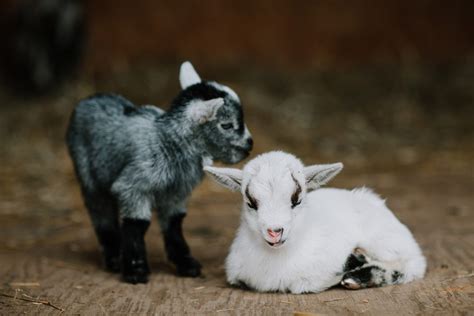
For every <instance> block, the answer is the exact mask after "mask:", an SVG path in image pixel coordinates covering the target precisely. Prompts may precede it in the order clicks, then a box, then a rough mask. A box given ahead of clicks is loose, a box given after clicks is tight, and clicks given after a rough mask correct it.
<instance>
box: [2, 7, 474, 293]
mask: <svg viewBox="0 0 474 316" xmlns="http://www.w3.org/2000/svg"><path fill="white" fill-rule="evenodd" d="M473 12H474V2H473V1H469V0H464V1H463V0H455V1H449V2H447V1H425V0H419V1H407V0H400V1H395V0H393V1H376V0H363V1H343V0H334V1H303V0H297V1H282V0H275V1H267V0H252V1H250V0H241V1H217V0H215V1H211V0H209V1H197V0H191V1H171V0H166V1H155V0H141V1H126V0H94V1H92V0H84V1H81V0H3V1H1V2H0V23H1V24H0V35H1V36H2V39H3V40H2V44H1V45H2V49H1V50H0V65H1V68H0V77H1V85H0V144H1V146H0V161H1V167H0V254H1V253H2V252H3V254H8V257H6V256H5V257H4V258H3V260H5V261H4V262H7V261H8V262H9V263H10V264H11V265H12V266H13V265H14V264H15V262H19V261H21V260H26V259H27V258H29V257H28V256H32V255H34V254H35V251H36V256H35V258H37V259H38V258H41V260H43V259H45V258H46V259H47V260H50V261H51V260H53V261H54V260H56V261H54V262H60V263H59V264H60V265H61V264H62V265H63V266H64V262H67V264H70V265H74V264H81V265H82V266H88V267H89V268H90V269H92V270H94V269H96V270H98V269H97V267H98V264H99V263H100V257H99V255H98V248H97V244H96V243H95V237H94V235H93V231H92V228H91V226H90V224H89V220H88V218H87V216H86V212H85V211H84V207H83V205H82V200H81V197H80V194H79V188H78V185H77V183H76V180H75V177H74V174H73V170H72V165H71V162H70V160H69V157H68V156H67V152H66V149H65V145H64V133H65V128H66V125H67V121H68V118H69V115H70V113H71V111H72V109H73V107H74V106H75V104H76V103H77V101H78V100H79V99H81V98H83V97H86V96H88V95H90V94H92V93H95V92H98V91H113V92H117V93H120V94H122V95H124V96H125V97H127V98H129V99H130V100H132V101H133V102H134V103H136V104H155V105H158V106H160V107H163V108H167V107H168V105H169V103H170V101H171V99H172V98H173V97H174V96H175V95H176V94H177V93H178V91H179V84H178V68H179V65H180V63H181V62H182V61H184V60H190V61H191V62H192V63H193V64H194V66H195V68H196V69H197V71H198V72H199V73H200V75H201V77H203V78H204V79H210V80H217V81H219V82H221V83H224V84H227V85H229V86H230V87H232V88H233V89H234V90H235V91H236V92H237V93H238V94H239V95H240V97H241V99H242V101H243V106H244V112H245V115H246V116H245V117H246V121H247V124H248V126H249V128H250V130H251V132H252V133H253V135H254V140H255V149H254V152H253V153H252V156H254V155H256V154H258V153H261V152H265V151H268V150H272V149H283V150H288V151H291V152H293V153H295V154H296V155H298V156H300V157H301V158H302V159H303V160H304V161H305V162H306V163H308V164H309V163H318V162H333V161H342V162H344V164H345V170H344V172H343V173H342V174H341V175H340V176H338V178H337V180H335V181H334V186H338V187H353V186H356V185H368V186H370V187H374V188H375V189H376V190H377V191H379V192H380V193H381V194H382V195H383V196H390V197H391V198H392V199H389V204H390V206H393V207H394V209H395V210H396V213H397V215H398V216H399V217H400V218H401V219H402V220H403V221H404V222H406V223H407V224H408V225H409V226H410V227H411V228H412V229H413V230H414V232H415V235H416V236H418V235H423V237H422V238H421V243H422V245H423V246H425V248H426V249H427V250H426V251H427V254H428V256H429V258H430V259H432V260H433V261H434V262H436V263H435V266H436V267H437V266H440V265H441V264H442V262H443V264H444V263H445V262H446V260H448V261H449V260H453V261H452V262H451V261H449V264H450V265H451V264H452V265H454V266H455V267H456V264H459V256H461V257H462V255H458V256H457V258H458V259H457V261H454V259H445V258H444V257H442V256H441V255H440V254H438V253H437V252H436V251H435V250H434V249H435V248H434V245H439V243H442V240H445V238H446V237H445V236H446V235H451V236H454V235H456V234H457V233H459V234H461V233H462V236H463V237H462V238H467V237H466V236H468V237H469V238H471V239H469V240H470V241H469V243H470V244H471V245H472V242H473V241H472V235H473V230H474V228H473V227H472V224H471V223H472V220H473V214H472V207H473V205H474V200H473V197H472V196H473V195H474V194H473V193H474V192H473V184H474V173H473V162H474V124H473V118H474V22H473ZM216 193H218V194H216ZM238 201H239V197H238V196H236V195H233V194H231V193H227V192H224V191H221V189H219V188H218V187H217V186H216V185H214V184H212V183H211V182H210V181H208V180H206V181H205V182H204V184H203V185H202V186H200V187H199V188H198V189H197V190H196V192H195V194H194V195H193V198H192V199H191V202H190V206H189V208H190V209H191V211H190V212H189V217H190V218H191V219H188V224H186V225H187V226H186V227H187V228H186V229H187V234H188V235H189V236H190V237H189V238H188V239H189V240H190V244H191V246H192V249H193V250H194V251H195V252H196V254H197V257H198V258H200V259H201V261H203V262H204V263H205V264H207V267H209V268H208V269H209V270H208V273H210V275H213V274H212V273H214V276H216V277H217V278H222V277H223V276H222V273H223V272H222V268H221V266H220V264H221V263H222V261H223V258H224V256H225V253H226V247H228V245H229V243H230V241H231V238H232V236H233V232H234V229H235V227H236V226H237V223H238V212H239V211H238ZM223 222H227V223H233V224H232V225H230V226H228V227H227V226H226V227H221V224H222V223H223ZM155 226H156V225H155ZM152 231H153V233H152V234H151V235H152V237H149V238H150V239H153V240H150V244H151V246H149V247H150V248H151V249H153V248H159V249H162V246H161V241H160V238H157V236H158V234H159V232H158V230H157V228H156V227H154V228H152ZM149 235H150V234H149ZM456 236H457V235H456ZM437 242H439V243H437ZM212 243H216V247H214V248H212V247H211V248H212V249H211V248H209V247H208V245H209V244H212ZM469 243H468V244H469ZM150 253H151V256H152V262H153V261H154V262H155V263H156V264H157V265H161V266H166V260H165V258H164V255H163V252H162V251H156V250H150ZM438 255H439V256H440V257H437V256H438ZM469 256H470V257H469V258H470V259H469V260H470V261H469V262H470V263H469V264H470V265H471V264H472V258H473V257H472V252H471V254H470V255H469ZM216 258H217V259H216ZM30 259H31V258H30ZM38 260H40V259H38ZM216 260H217V261H216ZM436 260H438V261H436ZM466 260H467V259H466ZM461 261H462V260H461ZM61 262H62V263H61ZM216 262H217V263H216ZM38 264H40V263H38ZM162 268H163V269H165V270H166V269H171V268H169V267H168V268H166V267H162ZM213 269H214V270H213ZM0 270H1V268H0ZM12 271H15V270H14V269H13V270H9V272H6V271H3V273H4V274H3V275H4V276H5V277H6V279H7V281H8V280H11V279H15V276H18V274H15V273H16V272H12ZM94 271H95V270H94ZM212 271H214V272H212ZM1 272H2V271H0V273H1ZM37 277H39V276H38V275H37ZM91 282H92V281H91ZM58 295H59V294H58Z"/></svg>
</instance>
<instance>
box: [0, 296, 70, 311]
mask: <svg viewBox="0 0 474 316" xmlns="http://www.w3.org/2000/svg"><path fill="white" fill-rule="evenodd" d="M0 296H4V297H8V298H12V299H14V300H21V301H26V302H31V303H35V304H42V305H46V306H50V307H52V308H54V309H57V310H59V311H61V312H64V311H65V309H64V308H61V307H59V306H56V305H54V304H53V303H51V302H50V301H44V300H39V299H34V298H30V297H31V296H28V295H24V296H27V297H18V296H17V295H16V294H15V295H14V296H13V295H10V294H6V293H0Z"/></svg>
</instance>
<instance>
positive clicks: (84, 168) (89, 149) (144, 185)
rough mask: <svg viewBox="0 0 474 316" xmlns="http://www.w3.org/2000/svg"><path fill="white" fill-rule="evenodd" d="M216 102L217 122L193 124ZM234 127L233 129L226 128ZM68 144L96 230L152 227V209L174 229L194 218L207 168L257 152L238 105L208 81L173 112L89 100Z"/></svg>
mask: <svg viewBox="0 0 474 316" xmlns="http://www.w3.org/2000/svg"><path fill="white" fill-rule="evenodd" d="M216 98H222V99H223V100H224V104H223V105H222V106H221V107H219V108H218V110H217V111H216V113H215V115H214V116H213V117H209V118H207V120H206V121H205V122H202V121H200V122H196V120H195V119H194V118H193V117H190V111H189V109H188V108H189V106H190V105H192V104H194V105H196V102H197V103H199V102H203V101H205V100H210V99H216ZM194 115H195V114H194ZM228 122H231V123H232V124H233V128H231V129H229V130H226V129H224V128H222V124H223V123H228ZM67 144H68V148H69V152H70V155H71V157H72V160H73V162H74V167H75V171H76V174H77V177H78V180H79V182H80V184H81V190H82V193H83V196H84V200H85V204H86V206H87V208H88V209H89V211H90V214H91V218H92V221H93V223H94V225H95V227H96V230H97V229H98V227H99V229H100V227H102V228H103V227H105V229H107V227H108V226H111V227H112V229H114V228H113V227H114V225H116V224H117V222H118V219H119V218H121V219H124V218H131V219H138V220H147V221H149V220H150V218H151V210H152V209H156V210H157V211H158V215H159V216H158V217H159V219H160V225H161V226H162V229H163V230H166V228H167V225H168V219H169V218H170V217H172V216H173V215H175V214H182V213H185V212H186V209H185V204H186V200H187V198H188V197H189V195H190V194H191V191H192V190H193V188H194V187H195V186H196V185H197V184H199V183H200V182H201V180H202V178H203V175H204V173H203V170H202V168H203V163H205V162H207V161H208V162H210V161H211V160H219V161H222V162H224V163H236V162H239V161H240V160H242V159H244V158H245V157H247V155H248V153H249V151H250V150H251V148H252V141H251V138H250V133H249V132H248V130H247V128H246V127H245V125H244V123H243V114H242V109H241V104H240V101H239V100H238V98H236V96H235V95H232V93H231V94H229V93H228V92H226V91H225V89H219V85H218V84H216V83H211V82H206V81H203V82H199V83H197V84H193V85H190V86H189V87H185V89H183V90H182V91H181V93H180V94H179V95H178V96H177V98H176V99H175V100H174V101H173V103H172V106H171V108H170V109H169V111H167V112H166V111H163V110H161V109H159V108H156V107H153V106H150V105H147V106H144V107H136V106H135V105H134V104H132V103H131V102H130V101H128V100H126V99H125V98H123V97H121V96H119V95H113V94H98V95H94V96H92V97H89V98H87V99H84V100H82V101H80V102H79V104H78V105H77V107H76V108H75V110H74V112H73V114H72V117H71V120H70V125H69V128H68V131H67ZM100 238H101V237H100V236H99V240H100Z"/></svg>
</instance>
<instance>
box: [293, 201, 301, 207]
mask: <svg viewBox="0 0 474 316" xmlns="http://www.w3.org/2000/svg"><path fill="white" fill-rule="evenodd" d="M300 204H301V201H298V202H291V208H295V207H297V206H298V205H300Z"/></svg>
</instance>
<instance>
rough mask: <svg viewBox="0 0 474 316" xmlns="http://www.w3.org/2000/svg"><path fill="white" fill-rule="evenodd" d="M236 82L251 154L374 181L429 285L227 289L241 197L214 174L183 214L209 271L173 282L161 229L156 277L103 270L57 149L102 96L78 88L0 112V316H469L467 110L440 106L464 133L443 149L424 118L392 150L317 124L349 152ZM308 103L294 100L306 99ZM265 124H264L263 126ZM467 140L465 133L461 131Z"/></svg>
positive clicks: (473, 302)
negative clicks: (93, 97) (353, 146)
mask: <svg viewBox="0 0 474 316" xmlns="http://www.w3.org/2000/svg"><path fill="white" fill-rule="evenodd" d="M169 75H170V76H171V74H169ZM235 84H236V85H239V84H240V89H241V90H242V91H246V90H247V91H249V92H247V93H245V92H243V93H242V94H241V95H242V96H243V99H244V100H249V101H248V103H250V104H252V103H253V104H252V105H249V106H248V108H246V114H247V117H248V122H249V128H250V129H251V130H252V131H253V134H254V138H255V141H256V149H255V152H254V153H253V154H257V153H260V152H264V151H267V150H270V149H274V148H283V149H287V150H291V151H293V152H295V153H297V154H300V155H301V156H302V157H303V158H304V160H305V162H308V163H316V162H323V161H324V162H331V161H333V160H335V159H337V160H342V161H344V162H345V164H346V169H345V170H344V171H343V172H342V173H341V174H340V175H339V176H338V178H337V179H336V180H335V181H334V182H333V186H336V187H344V188H352V187H354V186H358V185H366V186H369V187H372V188H374V189H375V190H376V191H377V192H378V193H380V194H381V195H382V196H383V197H385V198H387V203H388V205H389V206H390V207H391V208H392V209H393V210H394V212H395V214H396V215H397V216H398V217H399V218H400V219H401V220H402V221H403V222H404V223H405V224H407V225H408V227H409V228H410V229H411V230H412V232H413V233H414V235H415V237H416V239H417V240H418V241H419V243H420V245H421V247H422V249H423V251H424V253H425V255H426V257H427V260H428V272H427V275H426V277H425V278H424V279H423V280H421V281H416V282H413V283H411V284H407V285H400V286H388V287H383V288H377V289H366V290H359V291H349V290H345V289H341V288H334V289H330V290H328V291H326V292H323V293H319V294H306V295H290V294H268V293H254V292H249V291H243V290H240V289H233V288H230V287H229V286H228V285H227V284H226V282H225V271H224V268H223V264H224V260H225V257H226V253H227V251H228V247H229V245H230V243H231V241H232V238H233V235H234V233H235V229H236V227H237V225H238V220H239V208H238V204H239V199H240V197H239V196H238V194H233V193H230V192H226V191H224V190H222V189H221V188H220V187H218V186H217V185H215V184H214V183H212V182H211V181H209V179H206V180H205V181H204V183H203V184H202V185H201V186H200V187H199V188H198V189H197V190H196V191H195V192H194V194H193V197H192V199H191V201H190V204H189V212H188V217H187V219H186V220H185V234H186V236H187V239H188V241H189V244H190V246H191V249H192V251H193V253H194V255H195V257H196V258H198V259H199V260H200V261H201V262H202V264H203V266H204V270H203V273H204V275H203V277H202V278H197V279H190V278H179V277H177V276H175V274H174V267H173V266H171V265H170V264H169V263H168V262H167V261H166V259H165V255H164V252H163V245H162V240H161V236H160V232H159V229H158V224H157V223H156V221H154V223H153V225H152V227H151V229H150V230H149V232H148V234H147V246H148V254H149V259H150V263H151V267H152V270H153V274H152V275H151V279H150V282H149V283H148V284H146V285H129V284H125V283H122V282H121V281H120V279H119V276H118V275H114V274H110V273H107V272H104V271H103V270H102V268H101V261H100V256H99V252H98V246H97V242H96V240H95V236H94V233H93V230H92V228H91V225H90V222H89V219H88V217H87V215H86V212H85V209H84V207H83V205H82V201H81V197H80V194H79V191H78V187H77V184H76V181H75V179H74V176H73V173H72V168H71V164H70V161H69V159H68V157H67V154H66V150H65V148H64V146H63V143H62V142H63V140H62V137H63V136H62V133H63V131H64V127H65V124H66V121H67V116H68V113H69V112H70V110H71V107H72V101H73V100H74V99H77V97H80V96H83V95H84V94H88V93H90V92H92V91H93V90H96V89H97V87H91V86H87V85H77V86H75V85H74V86H72V87H66V88H65V89H66V92H64V94H62V95H61V96H53V97H50V98H47V99H43V100H40V102H39V104H38V102H33V101H24V100H16V99H12V98H11V97H7V96H2V98H3V99H4V100H7V101H9V102H10V103H11V105H10V106H8V107H3V108H1V113H0V131H1V134H0V138H1V139H0V140H1V143H2V149H1V152H0V158H1V159H2V161H3V162H2V166H1V170H0V172H1V173H0V315H17V314H22V313H26V314H51V315H55V314H60V313H65V314H68V315H69V314H83V315H101V314H111V315H116V314H170V315H182V314H189V315H198V314H216V315H220V314H222V315H225V314H251V315H260V314H263V315H273V314H292V313H297V312H306V313H314V314H318V315H322V314H327V315H332V314H338V315H339V314H341V315H352V314H364V315H413V314H429V315H431V314H462V315H464V314H474V274H473V273H474V210H473V206H474V194H473V193H474V192H473V191H474V170H473V164H474V159H473V158H474V155H473V154H474V148H473V145H472V143H471V142H470V141H469V140H472V135H473V134H472V130H473V129H472V128H471V127H469V125H463V124H468V123H463V122H464V121H463V115H462V114H452V112H450V111H451V110H447V109H446V110H443V111H446V113H447V114H446V115H448V114H449V115H448V116H449V117H451V118H453V117H454V119H455V120H456V122H455V123H456V124H454V125H456V126H458V128H460V129H461V131H458V130H456V129H453V130H452V131H451V130H448V131H446V130H445V131H444V133H445V134H443V135H445V136H444V137H445V139H446V143H434V144H431V143H428V144H427V143H424V142H422V141H419V139H418V138H417V137H421V136H419V135H422V134H423V133H426V130H423V129H424V128H428V134H429V135H430V133H434V134H436V133H437V132H438V131H436V130H435V127H433V126H432V125H430V124H431V123H429V122H428V123H426V122H425V123H420V124H422V125H421V126H417V127H416V131H419V132H418V133H415V132H414V133H413V134H412V135H413V136H412V138H411V140H414V141H415V143H414V144H413V143H412V144H410V145H406V144H404V143H403V142H400V143H396V142H392V143H390V142H391V140H393V139H399V138H403V137H406V136H396V137H395V136H394V138H393V139H392V138H390V137H389V136H390V135H391V134H390V133H389V132H387V133H386V134H384V133H385V130H383V129H375V130H376V131H375V133H376V134H380V135H384V137H386V138H385V139H382V140H379V141H378V142H376V143H370V142H369V143H368V144H366V143H364V142H360V140H359V139H352V140H351V138H350V137H349V136H348V137H349V138H348V139H346V138H342V139H341V138H340V137H339V136H338V135H340V134H344V129H345V128H348V127H347V126H344V124H339V122H337V120H335V118H333V121H332V122H333V127H332V128H333V129H334V128H335V127H334V126H337V128H339V129H340V132H337V133H333V134H331V133H330V132H329V131H330V128H329V127H328V125H325V124H320V125H319V128H320V133H321V134H324V133H325V137H328V138H329V140H330V143H331V142H332V143H337V142H344V143H346V144H347V143H348V142H350V141H352V142H358V143H357V144H359V145H358V146H360V147H358V148H360V150H356V151H355V153H354V152H353V151H352V150H346V149H345V147H344V148H342V149H341V148H336V149H335V150H334V151H332V150H331V149H327V148H326V147H324V146H329V145H327V142H326V143H324V144H326V145H324V146H323V145H321V144H322V142H318V144H315V143H313V142H311V140H310V139H309V138H305V137H306V136H304V134H305V133H303V132H302V133H298V131H300V132H301V131H304V128H305V125H304V124H305V122H304V121H302V123H301V125H299V126H298V127H296V129H295V127H293V128H288V129H284V128H283V129H282V128H281V127H282V126H284V125H285V124H286V123H287V121H286V120H285V121H284V122H282V121H279V120H278V118H275V115H278V114H279V113H284V106H288V104H286V105H281V107H278V106H276V108H275V109H271V110H268V109H269V108H270V103H271V102H270V101H271V99H270V96H268V92H262V93H261V94H259V93H258V91H257V92H256V90H255V89H256V88H252V87H251V86H250V85H249V86H246V83H245V82H243V83H242V82H236V83H235ZM252 89H254V90H252ZM262 91H265V90H262ZM473 91H474V90H473ZM265 93H267V94H265ZM285 93H287V94H291V93H299V92H298V91H297V92H294V91H288V92H285ZM306 97H307V96H306ZM252 98H253V101H250V100H251V99H252ZM304 98H305V97H302V98H301V99H298V100H300V101H301V102H302V103H304V100H305V99H304ZM161 101H162V102H165V101H166V100H165V99H164V98H163V99H161ZM259 102H260V103H259ZM265 102H266V103H265ZM288 102H289V101H288ZM257 103H259V105H257ZM262 103H263V104H267V105H261V104H262ZM302 110H303V111H304V108H303V109H302ZM440 111H441V110H440ZM348 112H351V110H348ZM321 113H322V112H321V111H320V112H318V113H317V114H321ZM443 113H445V112H442V113H441V114H439V115H442V114H443ZM312 115H316V114H314V113H313V114H312ZM358 115H359V116H360V115H364V113H362V114H360V113H358ZM421 115H424V113H421ZM456 115H457V116H456ZM359 116H357V117H359ZM268 117H271V118H272V119H271V120H267V119H268ZM363 117H365V116H363ZM471 118H472V117H471ZM297 119H298V118H297ZM465 119H466V120H468V118H465ZM262 120H267V121H268V122H269V123H268V124H265V126H262V124H261V121H262ZM359 120H360V117H359ZM430 122H431V121H430ZM326 124H328V122H326ZM423 124H425V125H423ZM325 126H326V127H325ZM357 126H360V124H359V125H357ZM463 126H464V127H463ZM466 126H467V127H466ZM298 128H300V129H301V130H298ZM414 128H415V127H414ZM282 130H285V131H286V132H289V133H292V134H291V135H286V134H284V133H283V132H282ZM360 132H361V133H362V132H363V131H360ZM466 132H467V133H468V135H467V136H466V135H464V136H459V137H458V134H465V133H466ZM394 133H395V132H394ZM331 135H332V136H331ZM348 135H350V133H348ZM403 135H405V134H403ZM300 136H301V137H300ZM369 136H370V135H369ZM331 137H332V138H331ZM318 138H319V136H318ZM368 139H370V137H369V138H368ZM428 139H429V138H428ZM417 141H419V142H418V143H417ZM388 143H389V145H387V144H388ZM366 145H367V147H365V146H366ZM397 146H400V147H397ZM328 148H332V147H330V146H329V147H328ZM365 148H369V149H370V151H369V149H367V151H365Z"/></svg>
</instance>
